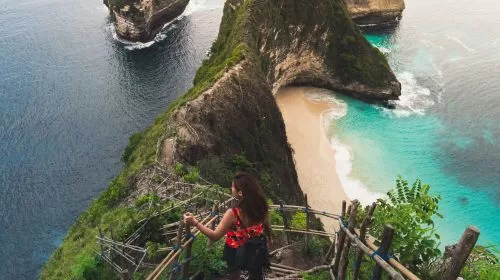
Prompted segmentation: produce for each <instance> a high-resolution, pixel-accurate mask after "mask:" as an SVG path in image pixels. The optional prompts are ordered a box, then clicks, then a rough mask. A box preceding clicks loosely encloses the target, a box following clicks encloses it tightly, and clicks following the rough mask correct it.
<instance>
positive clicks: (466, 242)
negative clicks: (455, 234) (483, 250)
mask: <svg viewBox="0 0 500 280" xmlns="http://www.w3.org/2000/svg"><path fill="white" fill-rule="evenodd" d="M478 238H479V229H478V228H476V227H473V226H468V227H467V229H466V230H465V231H464V233H463V234H462V237H461V238H460V241H459V242H458V244H455V245H452V246H447V247H446V251H448V253H449V254H451V256H450V258H449V259H448V260H446V262H445V266H444V270H443V274H442V275H443V280H455V279H457V277H458V275H459V274H460V270H462V267H463V266H464V264H465V261H466V260H467V258H468V257H469V255H470V253H471V251H472V249H473V248H474V245H475V244H476V242H477V239H478Z"/></svg>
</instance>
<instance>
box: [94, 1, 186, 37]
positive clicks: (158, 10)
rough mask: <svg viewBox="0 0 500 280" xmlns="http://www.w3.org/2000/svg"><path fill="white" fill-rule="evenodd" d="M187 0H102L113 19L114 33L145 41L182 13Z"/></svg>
mask: <svg viewBox="0 0 500 280" xmlns="http://www.w3.org/2000/svg"><path fill="white" fill-rule="evenodd" d="M188 3H189V0H104V4H106V6H108V8H109V9H110V12H111V13H112V14H113V17H114V19H115V29H116V34H118V36H120V37H121V38H124V39H126V40H129V41H140V42H147V41H150V40H152V39H153V38H154V36H155V35H156V34H157V33H158V32H159V31H160V30H161V28H162V27H163V25H165V24H166V23H167V22H169V21H171V20H173V19H175V18H176V17H178V16H179V15H181V14H182V12H183V11H184V9H185V8H186V6H187V4H188Z"/></svg>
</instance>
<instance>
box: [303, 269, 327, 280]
mask: <svg viewBox="0 0 500 280" xmlns="http://www.w3.org/2000/svg"><path fill="white" fill-rule="evenodd" d="M302 277H304V280H329V279H330V272H328V270H322V271H318V272H314V273H303V274H302Z"/></svg>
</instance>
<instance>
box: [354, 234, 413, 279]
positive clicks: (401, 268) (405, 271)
mask: <svg viewBox="0 0 500 280" xmlns="http://www.w3.org/2000/svg"><path fill="white" fill-rule="evenodd" d="M364 242H365V244H366V245H367V246H368V247H369V248H370V249H372V250H373V251H377V249H378V247H377V246H376V245H375V244H373V243H372V242H371V241H369V240H366V241H364ZM387 262H388V263H389V264H390V265H392V266H393V267H394V268H396V269H397V270H399V271H400V272H401V273H402V274H403V275H404V276H405V277H406V278H408V280H420V278H419V277H418V276H417V275H415V274H413V272H411V271H410V270H409V269H408V268H406V267H405V266H404V265H402V264H401V263H399V262H398V261H397V260H395V259H394V258H390V259H389V261H387Z"/></svg>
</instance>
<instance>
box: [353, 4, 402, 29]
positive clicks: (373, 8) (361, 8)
mask: <svg viewBox="0 0 500 280" xmlns="http://www.w3.org/2000/svg"><path fill="white" fill-rule="evenodd" d="M346 5H347V9H348V10H349V13H350V14H351V17H352V19H353V20H354V22H356V23H357V24H359V25H361V26H366V25H391V24H395V23H397V22H398V21H399V20H400V19H401V15H402V13H403V10H404V9H405V3H404V0H346Z"/></svg>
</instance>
